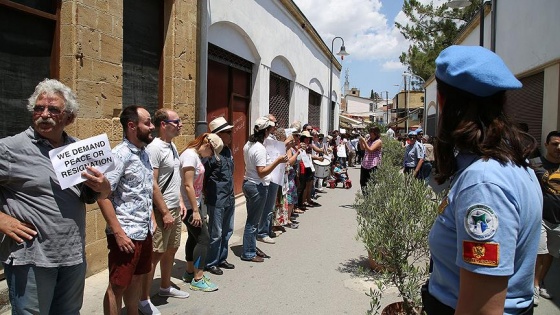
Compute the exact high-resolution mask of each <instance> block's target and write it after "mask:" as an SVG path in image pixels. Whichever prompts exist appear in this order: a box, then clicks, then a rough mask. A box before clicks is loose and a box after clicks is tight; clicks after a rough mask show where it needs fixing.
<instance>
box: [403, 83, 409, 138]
mask: <svg viewBox="0 0 560 315" xmlns="http://www.w3.org/2000/svg"><path fill="white" fill-rule="evenodd" d="M403 78H404V114H405V115H406V116H405V118H406V119H405V121H404V132H405V133H406V134H408V106H409V104H408V102H409V101H410V99H409V96H410V92H409V91H408V89H409V88H410V87H407V86H406V75H404V76H403Z"/></svg>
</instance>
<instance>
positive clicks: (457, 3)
mask: <svg viewBox="0 0 560 315" xmlns="http://www.w3.org/2000/svg"><path fill="white" fill-rule="evenodd" d="M497 2H498V0H492V2H490V1H482V3H481V4H480V8H479V11H480V27H479V33H480V34H479V39H478V40H479V46H483V47H484V6H485V5H491V6H492V8H493V9H492V15H491V22H492V30H491V38H490V46H491V47H490V48H491V50H492V51H496V33H495V27H494V25H496V13H495V8H496V4H497ZM471 4H472V1H471V0H451V1H449V2H447V6H448V7H449V8H453V9H462V8H466V7H468V6H469V5H471Z"/></svg>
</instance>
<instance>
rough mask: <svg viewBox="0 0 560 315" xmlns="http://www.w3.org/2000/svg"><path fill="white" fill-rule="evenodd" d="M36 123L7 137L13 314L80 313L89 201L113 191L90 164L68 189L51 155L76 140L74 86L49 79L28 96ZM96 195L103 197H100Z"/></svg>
mask: <svg viewBox="0 0 560 315" xmlns="http://www.w3.org/2000/svg"><path fill="white" fill-rule="evenodd" d="M27 109H28V110H29V111H30V112H31V113H32V117H33V124H32V126H31V127H29V128H28V129H27V130H25V131H23V132H21V133H19V134H17V135H15V136H13V137H8V138H4V139H1V140H0V205H1V207H2V210H1V212H0V232H1V233H2V234H3V237H2V238H1V241H0V259H1V261H2V263H3V265H4V271H5V274H6V281H7V283H8V288H9V295H10V303H11V305H12V313H13V314H79V312H80V309H81V308H82V301H83V295H84V284H85V274H86V260H85V251H84V248H85V235H86V231H85V226H86V219H85V218H86V209H85V203H94V202H95V201H96V199H97V197H100V198H105V197H107V195H108V194H109V193H110V191H111V187H110V185H109V181H108V180H107V179H106V178H105V176H103V174H102V173H100V172H99V171H97V170H95V169H94V168H91V167H89V168H88V171H89V172H90V173H88V172H85V171H84V172H83V173H82V176H84V177H85V178H86V179H87V180H86V181H85V182H84V183H82V184H78V185H75V186H72V187H69V188H67V189H64V190H62V189H61V188H60V184H59V182H58V179H57V177H56V175H55V172H54V169H53V166H52V163H51V160H50V158H49V151H50V150H52V149H54V148H58V147H61V146H63V145H67V144H70V143H73V142H75V141H76V139H74V138H72V137H70V136H69V135H67V134H66V132H64V128H65V127H66V126H68V125H70V124H71V123H72V122H74V119H75V118H76V115H77V112H78V109H79V105H78V102H77V101H76V95H74V93H73V92H72V91H71V90H70V88H69V87H67V86H65V85H64V84H62V83H60V82H59V81H57V80H52V79H45V80H44V81H42V82H40V83H39V84H38V85H37V87H36V88H35V92H34V93H33V95H31V97H30V98H29V103H28V105H27ZM96 192H97V193H96Z"/></svg>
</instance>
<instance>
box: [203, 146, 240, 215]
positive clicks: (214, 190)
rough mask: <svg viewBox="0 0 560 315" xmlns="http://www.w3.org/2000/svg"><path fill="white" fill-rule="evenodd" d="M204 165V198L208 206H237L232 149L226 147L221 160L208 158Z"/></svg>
mask: <svg viewBox="0 0 560 315" xmlns="http://www.w3.org/2000/svg"><path fill="white" fill-rule="evenodd" d="M202 162H203V163H204V168H205V172H204V197H205V202H206V204H207V205H210V206H214V207H218V208H221V207H228V206H231V205H233V204H235V196H234V195H233V156H232V153H231V150H230V148H228V147H226V146H224V148H223V149H222V152H220V160H219V161H218V160H216V157H214V156H212V157H211V158H206V159H204V160H203V161H202Z"/></svg>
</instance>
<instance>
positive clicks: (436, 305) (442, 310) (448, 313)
mask: <svg viewBox="0 0 560 315" xmlns="http://www.w3.org/2000/svg"><path fill="white" fill-rule="evenodd" d="M421 292H422V304H423V306H424V312H425V313H426V314H427V315H453V314H455V310H454V309H453V308H451V307H449V306H447V305H445V304H443V303H441V302H440V301H439V300H438V299H436V298H435V297H433V296H432V295H431V294H430V291H429V290H428V282H426V283H425V284H424V285H423V286H422V289H421ZM519 315H533V303H531V305H529V306H528V307H527V308H525V309H524V310H523V311H522V312H521V313H519Z"/></svg>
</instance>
